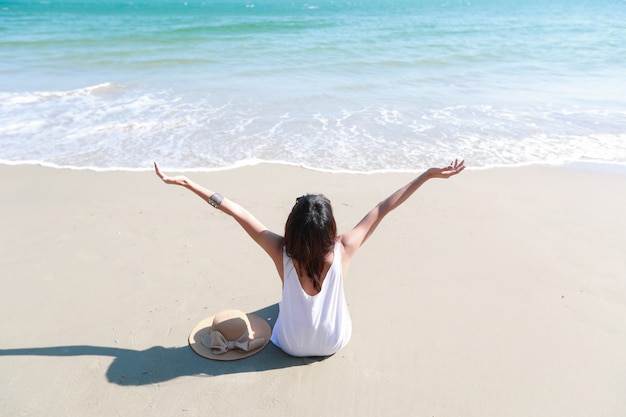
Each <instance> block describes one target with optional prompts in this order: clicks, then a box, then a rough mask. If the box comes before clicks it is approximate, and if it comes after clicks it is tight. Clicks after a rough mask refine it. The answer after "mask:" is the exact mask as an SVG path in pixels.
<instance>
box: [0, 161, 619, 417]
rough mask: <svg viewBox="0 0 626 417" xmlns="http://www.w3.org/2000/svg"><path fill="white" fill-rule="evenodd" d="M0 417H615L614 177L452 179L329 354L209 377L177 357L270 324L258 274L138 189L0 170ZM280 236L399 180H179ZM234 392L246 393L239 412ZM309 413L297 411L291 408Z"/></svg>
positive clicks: (393, 229) (189, 358)
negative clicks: (313, 195) (256, 320)
mask: <svg viewBox="0 0 626 417" xmlns="http://www.w3.org/2000/svg"><path fill="white" fill-rule="evenodd" d="M0 175H2V176H3V178H5V179H10V180H6V181H3V182H2V184H0V199H1V200H2V201H3V202H4V204H2V205H0V227H1V228H2V230H3V235H4V236H5V239H3V240H2V241H0V274H1V275H2V277H3V283H2V285H3V289H2V291H0V314H2V315H3V317H5V318H7V319H6V320H3V321H2V322H1V324H0V334H2V344H1V346H0V372H2V374H3V375H4V378H3V379H2V380H1V381H0V414H6V415H16V414H20V415H24V416H39V415H41V413H42V412H45V413H46V415H49V416H51V417H56V416H59V417H61V416H67V415H84V414H86V413H88V414H90V415H93V416H96V417H98V416H103V417H104V416H110V415H117V414H125V415H126V414H138V415H141V414H145V413H146V411H149V412H150V413H151V414H152V415H155V416H171V415H180V414H185V415H190V416H191V415H206V413H207V412H211V413H221V414H225V415H228V416H244V415H249V413H250V410H255V411H256V410H258V412H259V413H261V414H264V415H275V416H293V415H301V416H303V417H308V416H311V417H312V416H338V415H359V416H380V415H386V414H390V413H391V414H394V415H450V416H455V415H458V416H464V417H473V416H476V417H492V416H493V417H500V416H502V415H506V416H511V417H516V416H519V417H528V416H541V415H546V416H551V417H561V416H562V417H578V416H580V417H583V416H584V417H587V416H589V415H593V416H595V417H612V416H614V415H618V414H620V413H621V412H623V410H625V409H626V399H624V396H623V392H625V391H626V357H625V356H624V353H623V352H625V351H626V331H624V326H623V323H625V322H626V283H625V282H624V280H623V277H624V273H625V272H626V262H625V261H624V257H623V253H622V252H623V248H624V247H626V236H624V234H623V233H619V231H620V230H626V218H625V217H624V215H623V213H625V212H626V196H624V195H623V193H622V192H621V190H623V189H625V187H626V177H625V176H623V175H617V174H615V173H612V172H605V171H603V170H584V169H578V168H577V167H576V168H573V169H563V167H560V166H559V167H551V166H549V167H544V166H533V167H521V168H518V169H488V170H476V169H475V170H467V171H466V172H464V173H462V174H461V175H459V176H458V177H455V178H452V179H449V180H431V181H429V182H427V183H426V184H425V185H424V186H423V188H422V189H420V190H418V191H417V192H416V194H415V195H414V196H413V197H412V198H411V200H409V201H407V202H406V203H405V204H404V205H402V206H401V207H399V208H398V209H397V210H396V211H394V212H393V213H391V214H390V215H389V216H388V217H387V218H386V219H385V220H384V221H383V223H382V224H381V225H380V227H379V228H378V230H377V231H376V232H375V234H374V235H373V236H372V238H371V239H370V240H368V242H367V243H366V244H365V246H364V247H363V248H362V249H361V251H360V253H359V254H358V255H357V256H356V257H355V259H354V261H353V263H352V265H351V269H350V272H349V274H348V276H347V278H346V281H345V289H346V296H347V300H348V304H349V308H350V312H351V315H352V319H353V327H354V329H353V337H352V340H351V341H350V343H349V344H348V346H347V347H346V348H344V349H343V350H341V351H340V352H338V353H337V354H336V355H334V356H332V357H330V358H327V359H324V360H314V359H297V358H291V357H288V356H287V355H285V354H283V353H282V352H281V351H279V350H278V349H277V348H276V347H274V346H273V345H271V344H270V345H269V346H268V347H267V348H266V349H265V350H264V351H263V352H261V353H259V354H258V355H255V356H252V357H251V358H248V359H245V360H242V361H235V362H229V363H218V362H214V361H209V360H206V359H202V358H200V357H198V356H197V355H196V354H194V353H193V351H191V349H190V348H189V347H188V346H187V337H188V334H189V331H191V329H192V328H193V327H194V326H195V324H196V323H197V322H199V321H200V320H201V319H203V318H205V317H207V316H209V315H212V314H214V313H215V312H218V311H220V310H224V309H228V308H237V309H240V310H243V311H246V312H257V314H259V315H261V316H262V317H264V318H265V319H266V320H268V321H269V322H272V320H275V317H276V314H277V306H276V303H277V302H278V301H279V298H280V281H279V279H278V278H277V276H276V273H275V270H274V267H273V265H272V264H271V261H269V259H266V258H267V256H266V255H265V254H264V253H263V252H262V251H261V250H260V249H259V248H258V247H257V246H256V245H255V244H254V243H252V242H251V241H250V240H249V238H248V237H247V236H246V235H245V233H244V232H242V231H241V230H240V228H239V226H238V225H237V224H236V223H235V222H233V221H232V219H230V218H227V216H225V215H224V214H223V213H220V212H217V211H215V210H213V209H211V208H210V207H209V206H208V205H207V204H206V203H204V202H202V201H201V200H200V199H198V198H197V197H196V196H194V195H191V193H189V192H188V191H187V190H184V189H180V188H176V187H173V186H166V185H164V184H163V183H162V182H161V181H159V180H158V179H157V178H156V176H155V175H154V174H153V173H152V172H148V170H146V171H145V172H143V171H142V172H121V171H109V172H95V171H86V170H80V171H75V170H62V169H51V168H45V167H40V166H26V165H20V166H8V165H0ZM189 176H190V177H192V178H193V179H194V180H196V181H198V182H199V183H201V184H206V185H207V186H210V187H211V188H213V189H215V190H216V191H219V192H221V193H222V194H223V195H224V196H226V197H228V198H231V199H233V200H235V201H238V202H239V203H241V204H242V205H243V206H244V207H247V208H248V209H250V211H252V212H253V213H254V214H255V215H256V216H257V217H258V218H259V219H260V220H261V221H262V222H263V223H264V224H265V225H266V226H268V227H269V228H270V229H272V230H275V231H277V232H280V231H281V230H282V228H283V225H284V221H285V219H286V216H287V214H288V211H289V209H290V208H291V206H292V205H293V201H294V198H295V197H296V196H298V195H301V194H302V193H303V192H323V193H325V194H326V195H327V196H328V197H329V198H330V199H331V201H332V202H333V207H334V210H335V215H336V217H337V226H338V230H339V232H342V231H345V230H346V229H348V228H350V227H352V226H353V225H354V224H355V223H356V222H358V221H359V220H360V218H361V217H362V216H363V215H364V214H365V212H366V211H367V210H369V209H370V208H371V207H373V205H375V204H376V203H377V202H378V201H380V200H381V199H382V198H384V197H386V196H387V195H388V194H390V193H391V192H393V191H395V190H396V189H397V188H399V187H400V186H402V185H404V183H405V182H406V181H408V180H409V179H411V178H413V177H414V174H410V173H386V174H368V175H349V174H334V173H333V174H331V173H324V172H317V171H310V170H306V169H301V168H297V167H292V166H280V165H272V164H261V165H256V166H247V167H241V168H238V169H234V170H228V171H218V172H198V173H190V174H189ZM242 393H245V394H242ZM311 400H313V401H314V402H315V407H309V406H308V404H309V403H310V401H311Z"/></svg>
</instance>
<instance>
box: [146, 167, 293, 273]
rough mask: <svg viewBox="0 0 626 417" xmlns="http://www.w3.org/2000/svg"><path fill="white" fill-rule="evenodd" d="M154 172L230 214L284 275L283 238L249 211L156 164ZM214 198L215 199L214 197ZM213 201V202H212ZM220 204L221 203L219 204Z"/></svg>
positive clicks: (168, 182) (169, 182)
mask: <svg viewBox="0 0 626 417" xmlns="http://www.w3.org/2000/svg"><path fill="white" fill-rule="evenodd" d="M154 170H155V172H156V174H157V176H158V177H159V178H161V180H163V182H165V183H166V184H173V185H179V186H182V187H185V188H187V189H188V190H190V191H192V192H193V193H195V194H196V195H197V196H198V197H200V198H202V199H203V200H204V201H207V202H209V203H210V204H211V205H212V206H214V207H215V208H216V209H218V210H220V211H222V212H224V213H226V214H228V215H229V216H231V217H232V218H234V219H235V220H236V221H237V223H239V224H240V225H241V227H242V228H243V229H244V230H245V231H246V233H248V235H249V236H250V237H251V238H252V239H253V240H254V241H255V242H256V243H258V244H259V246H261V248H263V250H264V251H265V252H266V253H267V254H268V255H269V256H270V258H272V261H273V262H274V265H276V269H277V270H278V273H279V275H280V276H281V277H282V275H283V271H282V269H283V263H282V256H283V252H282V236H280V235H278V234H276V233H274V232H272V231H270V230H269V229H268V228H267V227H265V226H264V225H263V224H262V223H261V222H260V221H259V220H258V219H257V218H256V217H254V216H253V215H252V214H251V213H250V212H249V211H248V210H246V209H245V208H243V207H242V206H240V205H239V204H237V203H235V202H234V201H231V200H229V199H228V198H224V197H222V196H221V195H219V194H216V193H214V192H213V191H211V190H210V189H208V188H206V187H203V186H201V185H200V184H197V183H195V182H194V181H192V180H190V179H189V178H187V177H186V176H184V175H177V176H167V175H163V173H161V170H160V169H159V166H158V165H157V163H156V162H155V163H154ZM212 196H213V197H212ZM211 200H213V202H211ZM218 202H219V203H218Z"/></svg>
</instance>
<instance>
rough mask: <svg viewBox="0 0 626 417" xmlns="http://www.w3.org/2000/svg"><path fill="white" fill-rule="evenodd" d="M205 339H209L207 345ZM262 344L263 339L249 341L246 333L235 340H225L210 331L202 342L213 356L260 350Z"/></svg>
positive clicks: (222, 336) (215, 331) (216, 332)
mask: <svg viewBox="0 0 626 417" xmlns="http://www.w3.org/2000/svg"><path fill="white" fill-rule="evenodd" d="M207 339H209V340H208V342H209V343H207ZM264 343H265V338H260V339H252V340H250V337H249V336H248V332H244V333H243V334H242V335H241V336H239V339H237V340H227V339H226V338H225V337H224V335H223V334H222V333H221V332H219V331H217V330H213V331H211V333H210V334H209V335H208V336H207V337H205V338H204V340H203V341H202V344H203V345H205V346H208V347H209V348H211V352H213V354H214V355H222V354H224V353H226V352H228V351H229V350H233V349H239V350H243V351H244V352H248V351H251V350H255V349H258V348H260V347H261V346H263V344H264Z"/></svg>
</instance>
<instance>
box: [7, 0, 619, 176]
mask: <svg viewBox="0 0 626 417" xmlns="http://www.w3.org/2000/svg"><path fill="white" fill-rule="evenodd" d="M625 22H626V1H624V0H593V1H587V0H550V1H545V0H525V1H511V0H464V1H460V0H217V1H210V0H186V1H184V0H46V1H37V0H32V1H30V0H12V1H4V0H0V162H1V163H5V164H21V163H36V164H47V165H53V166H62V167H75V168H92V169H122V170H126V169H129V170H134V169H150V168H151V163H152V161H153V160H157V161H159V162H160V163H161V165H162V166H163V167H164V168H167V169H179V170H215V169H226V168H230V167H234V166H240V165H246V164H255V163H259V162H264V161H267V162H278V163H285V164H294V165H301V166H305V167H309V168H313V169H319V170H327V171H332V172H376V171H407V170H408V171H413V170H419V169H423V168H425V167H428V166H430V165H433V164H442V163H446V162H449V160H451V159H453V158H456V157H462V158H465V159H466V161H467V163H468V165H470V166H472V167H482V168H488V167H493V166H511V165H525V164H560V163H568V162H599V163H606V164H620V165H626V23H625Z"/></svg>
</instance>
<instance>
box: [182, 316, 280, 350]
mask: <svg viewBox="0 0 626 417" xmlns="http://www.w3.org/2000/svg"><path fill="white" fill-rule="evenodd" d="M246 316H248V320H249V321H250V327H251V328H252V331H253V332H254V338H255V339H261V338H262V339H264V343H263V345H262V346H260V347H258V348H257V349H254V350H249V351H247V352H246V351H243V350H239V349H234V350H229V351H228V352H225V353H222V354H219V355H216V354H215V353H213V352H212V351H211V348H209V347H208V346H205V345H203V344H202V340H204V338H205V337H206V336H207V335H208V334H209V333H210V332H211V326H212V325H213V318H214V317H215V315H213V316H211V317H207V318H206V319H203V320H202V321H200V323H198V324H197V325H196V327H194V328H193V330H192V331H191V333H190V334H189V346H190V347H191V349H193V351H194V352H196V353H197V354H198V355H200V356H202V357H203V358H207V359H213V360H216V361H234V360H237V359H243V358H247V357H249V356H252V355H254V354H257V353H259V352H260V351H262V350H263V349H264V348H265V346H267V344H268V343H269V341H270V338H271V336H272V329H271V327H270V325H269V324H268V323H267V322H266V321H265V320H263V319H262V318H261V317H259V316H257V315H254V314H246Z"/></svg>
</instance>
